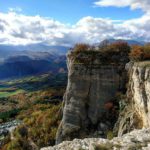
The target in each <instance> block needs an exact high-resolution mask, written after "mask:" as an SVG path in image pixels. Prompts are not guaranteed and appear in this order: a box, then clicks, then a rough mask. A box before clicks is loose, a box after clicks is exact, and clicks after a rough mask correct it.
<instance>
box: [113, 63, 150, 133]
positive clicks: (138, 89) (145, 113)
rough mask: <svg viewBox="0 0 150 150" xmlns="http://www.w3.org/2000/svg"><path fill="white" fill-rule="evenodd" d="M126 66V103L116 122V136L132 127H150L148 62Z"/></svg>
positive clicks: (149, 74)
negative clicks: (127, 82) (127, 80)
mask: <svg viewBox="0 0 150 150" xmlns="http://www.w3.org/2000/svg"><path fill="white" fill-rule="evenodd" d="M127 68H128V71H129V84H128V91H127V101H126V103H127V105H126V107H125V109H124V110H123V111H122V112H121V113H120V117H119V119H118V122H117V124H116V129H117V130H118V136H121V135H123V134H124V133H127V132H130V131H131V130H133V129H141V128H149V127H150V62H148V61H147V62H146V61H145V62H137V63H134V64H128V65H127Z"/></svg>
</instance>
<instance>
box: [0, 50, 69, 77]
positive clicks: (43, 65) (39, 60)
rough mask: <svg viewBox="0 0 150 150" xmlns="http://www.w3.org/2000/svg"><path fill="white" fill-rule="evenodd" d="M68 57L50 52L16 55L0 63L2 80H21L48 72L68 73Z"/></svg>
mask: <svg viewBox="0 0 150 150" xmlns="http://www.w3.org/2000/svg"><path fill="white" fill-rule="evenodd" d="M66 70H67V67H66V57H65V56H63V55H61V56H59V55H52V54H49V53H48V52H35V53H29V54H28V55H16V56H11V57H8V58H7V59H5V60H4V61H3V62H1V63H0V79H7V78H18V77H19V78H20V77H24V76H28V75H37V74H43V73H47V72H51V73H55V74H57V73H59V72H66Z"/></svg>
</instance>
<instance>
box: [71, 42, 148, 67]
mask: <svg viewBox="0 0 150 150" xmlns="http://www.w3.org/2000/svg"><path fill="white" fill-rule="evenodd" d="M70 56H73V57H75V62H76V63H83V64H88V63H89V62H92V60H94V59H95V58H99V59H100V61H101V63H120V62H123V61H124V62H125V61H127V59H128V61H129V60H132V61H145V60H149V59H150V44H145V45H144V46H140V45H128V43H126V42H124V41H117V42H114V43H107V42H104V43H103V44H101V45H99V46H90V45H88V44H84V43H79V44H76V45H75V47H74V48H73V49H72V51H71V53H70Z"/></svg>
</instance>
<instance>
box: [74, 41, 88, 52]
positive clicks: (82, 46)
mask: <svg viewBox="0 0 150 150" xmlns="http://www.w3.org/2000/svg"><path fill="white" fill-rule="evenodd" d="M89 47H90V46H89V45H88V44H84V43H79V44H76V45H75V47H74V51H76V52H82V51H87V50H88V49H89Z"/></svg>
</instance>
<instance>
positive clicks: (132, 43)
mask: <svg viewBox="0 0 150 150" xmlns="http://www.w3.org/2000/svg"><path fill="white" fill-rule="evenodd" d="M117 41H125V42H127V43H128V44H129V45H144V44H146V42H144V41H136V40H123V39H105V40H103V41H101V42H100V43H97V44H96V45H98V46H101V45H103V44H104V43H106V42H108V43H109V44H112V43H114V42H117Z"/></svg>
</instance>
